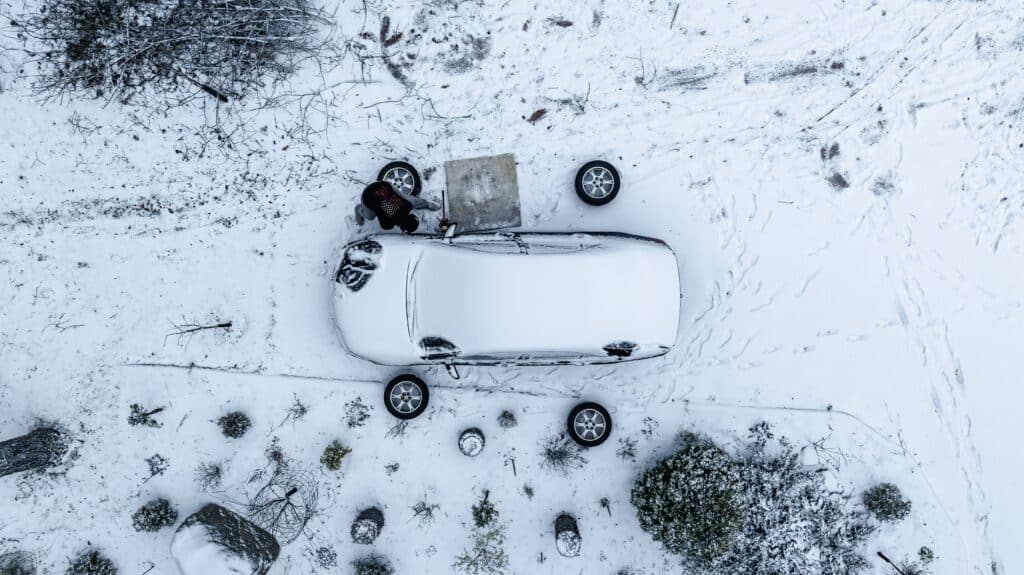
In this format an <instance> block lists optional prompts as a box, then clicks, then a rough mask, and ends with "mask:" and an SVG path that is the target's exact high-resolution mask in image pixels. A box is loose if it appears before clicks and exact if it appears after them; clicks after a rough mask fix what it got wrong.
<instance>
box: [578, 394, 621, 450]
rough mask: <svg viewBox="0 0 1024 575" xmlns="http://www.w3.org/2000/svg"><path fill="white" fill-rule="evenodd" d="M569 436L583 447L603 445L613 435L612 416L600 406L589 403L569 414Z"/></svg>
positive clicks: (579, 406) (581, 405) (582, 404)
mask: <svg viewBox="0 0 1024 575" xmlns="http://www.w3.org/2000/svg"><path fill="white" fill-rule="evenodd" d="M568 426H569V436H570V437H572V439H573V441H575V442H576V443H578V444H580V445H582V446H583V447H596V446H598V445H601V444H602V443H604V442H605V440H606V439H608V436H609V435H611V434H612V416H611V415H609V414H608V410H607V409H605V408H604V407H601V406H600V405H598V404H596V403H594V402H592V401H588V402H585V403H581V404H579V405H577V406H576V407H574V408H572V411H570V412H569V420H568Z"/></svg>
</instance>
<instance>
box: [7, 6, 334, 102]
mask: <svg viewBox="0 0 1024 575" xmlns="http://www.w3.org/2000/svg"><path fill="white" fill-rule="evenodd" d="M326 22H328V20H327V19H326V18H324V15H323V13H322V12H321V10H320V9H319V8H317V7H315V6H313V5H312V4H311V3H310V1H309V0H176V1H175V0H170V1H160V0H44V1H43V3H42V6H41V7H40V10H39V12H38V13H35V14H32V15H28V16H27V17H26V18H24V20H23V22H22V24H21V25H22V26H23V27H24V29H25V33H26V35H27V36H28V37H30V38H32V39H33V40H34V41H35V42H36V45H34V46H33V48H37V49H38V51H37V53H36V57H37V62H38V65H39V68H40V70H39V71H40V78H39V80H38V81H37V84H36V88H37V89H38V90H39V91H40V92H41V93H43V94H45V95H47V96H62V95H64V94H75V93H83V94H87V95H91V96H95V97H101V98H102V97H111V98H117V99H119V100H122V101H129V100H133V99H135V98H136V97H138V96H140V95H142V94H144V93H145V92H146V91H147V90H154V91H156V92H162V93H163V94H164V95H165V97H167V98H168V100H170V99H171V98H176V97H177V98H187V97H189V96H194V95H197V94H200V93H206V94H208V95H210V96H214V97H216V98H217V99H218V100H220V101H224V102H226V101H228V99H237V98H241V97H243V96H245V95H246V94H248V93H250V92H252V91H253V90H255V89H257V88H259V87H261V86H263V85H264V84H265V83H266V82H267V81H270V82H278V81H281V80H284V79H285V78H287V77H288V76H289V75H291V73H292V72H293V71H294V70H295V68H296V67H297V66H298V65H299V63H301V62H302V61H303V60H305V59H308V58H314V57H315V55H316V52H317V47H318V44H319V43H320V42H319V41H318V40H317V39H316V37H317V30H318V28H319V27H320V25H321V24H323V23H326Z"/></svg>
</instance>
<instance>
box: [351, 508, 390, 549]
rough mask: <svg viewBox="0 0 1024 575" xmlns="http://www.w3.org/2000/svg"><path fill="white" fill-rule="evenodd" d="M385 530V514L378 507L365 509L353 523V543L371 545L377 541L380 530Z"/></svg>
mask: <svg viewBox="0 0 1024 575" xmlns="http://www.w3.org/2000/svg"><path fill="white" fill-rule="evenodd" d="M383 528H384V512H383V511H381V510H380V509H378V508H376V507H369V508H367V509H363V510H362V511H360V512H359V515H357V516H356V520H355V521H353V522H352V530H351V533H352V541H354V542H355V543H358V544H360V545H369V544H371V543H373V542H374V541H376V540H377V536H378V535H380V530H381V529H383Z"/></svg>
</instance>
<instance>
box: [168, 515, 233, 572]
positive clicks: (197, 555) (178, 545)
mask: <svg viewBox="0 0 1024 575" xmlns="http://www.w3.org/2000/svg"><path fill="white" fill-rule="evenodd" d="M171 555H173V556H174V560H175V562H176V563H177V565H178V570H179V571H181V573H182V575H239V574H245V575H251V574H252V573H253V566H252V565H251V564H250V563H249V561H248V560H247V559H246V558H245V557H241V556H238V555H233V554H231V553H230V552H228V551H227V550H226V549H225V548H224V547H222V546H221V545H218V544H217V543H215V542H214V541H212V540H211V539H210V537H209V534H208V533H207V531H206V528H205V527H204V526H202V525H198V524H197V525H191V526H189V527H185V528H183V529H181V530H179V531H178V532H177V533H175V534H174V539H173V540H171Z"/></svg>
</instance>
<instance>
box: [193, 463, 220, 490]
mask: <svg viewBox="0 0 1024 575" xmlns="http://www.w3.org/2000/svg"><path fill="white" fill-rule="evenodd" d="M223 480H224V466H223V465H222V464H221V463H220V462H218V461H209V462H206V463H200V464H199V466H198V467H196V483H197V484H199V488H200V489H202V490H203V491H210V490H212V489H217V488H218V487H220V484H221V482H222V481H223Z"/></svg>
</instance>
